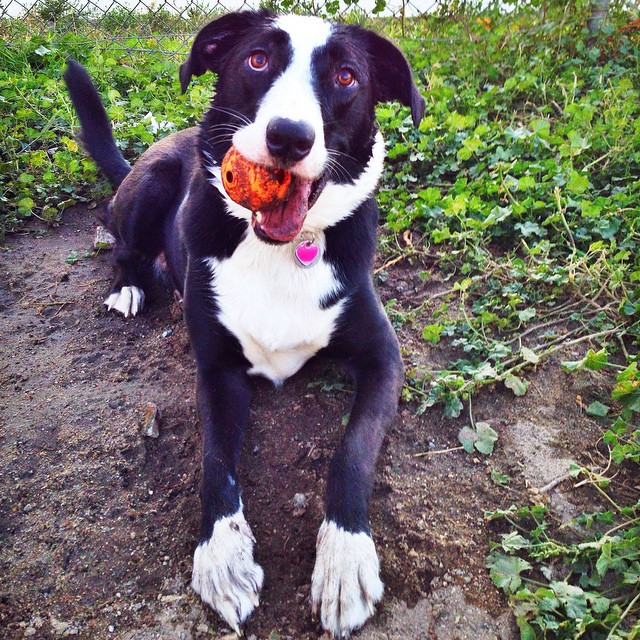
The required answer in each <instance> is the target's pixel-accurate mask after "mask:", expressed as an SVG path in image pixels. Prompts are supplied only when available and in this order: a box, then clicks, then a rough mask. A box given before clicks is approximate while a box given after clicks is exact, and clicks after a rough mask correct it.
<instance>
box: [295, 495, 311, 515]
mask: <svg viewBox="0 0 640 640" xmlns="http://www.w3.org/2000/svg"><path fill="white" fill-rule="evenodd" d="M308 502H309V501H308V500H307V496H305V495H304V493H296V495H295V496H293V517H294V518H301V517H302V516H303V515H304V514H305V513H306V511H307V505H308Z"/></svg>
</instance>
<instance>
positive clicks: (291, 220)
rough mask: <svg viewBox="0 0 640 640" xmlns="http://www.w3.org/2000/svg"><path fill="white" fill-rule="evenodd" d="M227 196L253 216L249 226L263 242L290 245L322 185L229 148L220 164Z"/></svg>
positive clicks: (320, 179)
mask: <svg viewBox="0 0 640 640" xmlns="http://www.w3.org/2000/svg"><path fill="white" fill-rule="evenodd" d="M221 175H222V185H223V187H224V189H225V191H226V192H227V194H228V196H229V197H230V198H231V199H232V200H233V201H234V202H237V203H238V204H239V205H241V206H243V207H245V208H246V209H249V210H250V211H252V212H253V215H252V217H251V226H252V227H253V229H254V231H255V233H256V235H257V236H258V237H259V238H261V239H262V240H265V241H267V242H275V243H283V242H291V241H292V240H293V239H294V238H295V237H296V236H297V235H299V234H300V232H301V231H302V227H303V225H304V222H305V219H306V217H307V213H308V212H309V209H310V208H311V207H312V206H313V205H314V204H315V202H316V200H317V199H318V196H319V195H320V193H321V191H322V189H323V187H324V184H325V181H324V179H323V178H322V177H321V178H319V179H317V180H308V179H304V178H301V177H299V176H296V175H294V174H293V173H291V172H289V171H286V170H284V169H280V168H277V167H265V166H263V165H260V164H257V163H255V162H252V161H251V160H248V159H247V158H245V157H244V156H243V155H242V154H240V152H239V151H238V150H237V149H236V148H235V147H231V148H230V149H229V151H228V152H227V153H226V155H225V156H224V158H223V160H222V164H221Z"/></svg>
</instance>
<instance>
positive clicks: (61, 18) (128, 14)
mask: <svg viewBox="0 0 640 640" xmlns="http://www.w3.org/2000/svg"><path fill="white" fill-rule="evenodd" d="M442 4H443V1H442V0H159V1H156V0H0V39H2V40H4V42H5V43H6V44H9V45H10V44H11V42H13V41H15V40H16V39H18V38H19V39H24V38H34V37H37V36H43V37H44V36H48V37H52V38H53V40H55V39H56V37H59V38H62V37H63V36H64V35H66V34H68V33H74V34H76V35H80V36H84V37H86V38H87V40H88V41H91V42H96V43H100V42H105V43H106V42H110V43H121V44H122V46H123V48H125V49H127V50H135V51H141V50H147V49H148V47H149V46H153V48H154V50H157V51H162V52H163V53H176V52H177V51H176V48H178V49H182V47H181V46H180V43H181V44H182V45H183V46H186V45H187V43H188V42H190V40H191V39H192V36H193V34H194V33H195V32H197V31H198V29H199V28H200V27H202V26H203V25H204V24H205V23H207V22H208V21H210V20H212V19H213V18H215V17H216V16H219V15H221V14H223V13H226V12H228V11H237V10H241V9H258V8H262V7H264V8H267V9H272V10H274V11H281V12H299V13H308V14H313V15H319V16H322V17H330V18H334V19H336V18H337V19H356V20H358V19H360V20H363V19H365V18H367V17H371V16H376V17H378V18H379V19H380V20H381V21H382V22H383V24H384V23H385V22H389V21H392V22H399V23H401V24H403V23H404V21H405V20H406V19H416V18H417V19H419V18H420V17H422V16H425V15H427V14H429V13H433V12H434V11H436V10H437V9H438V8H439V6H440V5H442ZM176 42H177V43H178V44H177V45H176ZM165 45H166V47H165Z"/></svg>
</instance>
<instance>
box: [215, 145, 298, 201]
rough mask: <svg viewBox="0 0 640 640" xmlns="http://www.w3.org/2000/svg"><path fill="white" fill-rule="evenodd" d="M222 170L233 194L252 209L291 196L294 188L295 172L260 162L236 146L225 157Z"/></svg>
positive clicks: (227, 189)
mask: <svg viewBox="0 0 640 640" xmlns="http://www.w3.org/2000/svg"><path fill="white" fill-rule="evenodd" d="M221 174H222V185H223V186H224V190H225V191H226V192H227V194H228V195H229V197H230V198H231V199H232V200H233V201H234V202H237V203H238V204H239V205H242V206H243V207H245V208H246V209H249V210H251V211H262V210H264V209H271V208H273V207H275V206H276V205H278V204H279V203H281V202H284V201H285V200H286V199H287V198H288V197H289V195H290V194H291V190H292V188H293V180H292V176H291V173H289V172H288V171H284V169H275V168H272V167H264V166H262V165H260V164H256V163H255V162H252V161H251V160H248V159H247V158H245V157H244V156H243V155H241V154H240V152H239V151H238V150H237V149H236V148H235V147H231V148H230V149H229V151H227V153H226V155H225V156H224V158H223V159H222V165H221Z"/></svg>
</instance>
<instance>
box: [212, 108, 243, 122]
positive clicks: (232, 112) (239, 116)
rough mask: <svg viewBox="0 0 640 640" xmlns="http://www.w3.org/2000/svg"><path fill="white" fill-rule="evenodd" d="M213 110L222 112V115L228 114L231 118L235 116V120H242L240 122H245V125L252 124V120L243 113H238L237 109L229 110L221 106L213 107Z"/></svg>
mask: <svg viewBox="0 0 640 640" xmlns="http://www.w3.org/2000/svg"><path fill="white" fill-rule="evenodd" d="M212 109H213V110H214V111H220V112H221V113H226V114H227V115H229V116H233V117H234V118H237V119H238V120H240V122H244V123H245V124H252V123H251V120H249V118H247V116H245V115H244V114H243V113H240V112H239V111H236V110H235V109H229V108H227V107H221V106H219V105H213V106H212Z"/></svg>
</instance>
